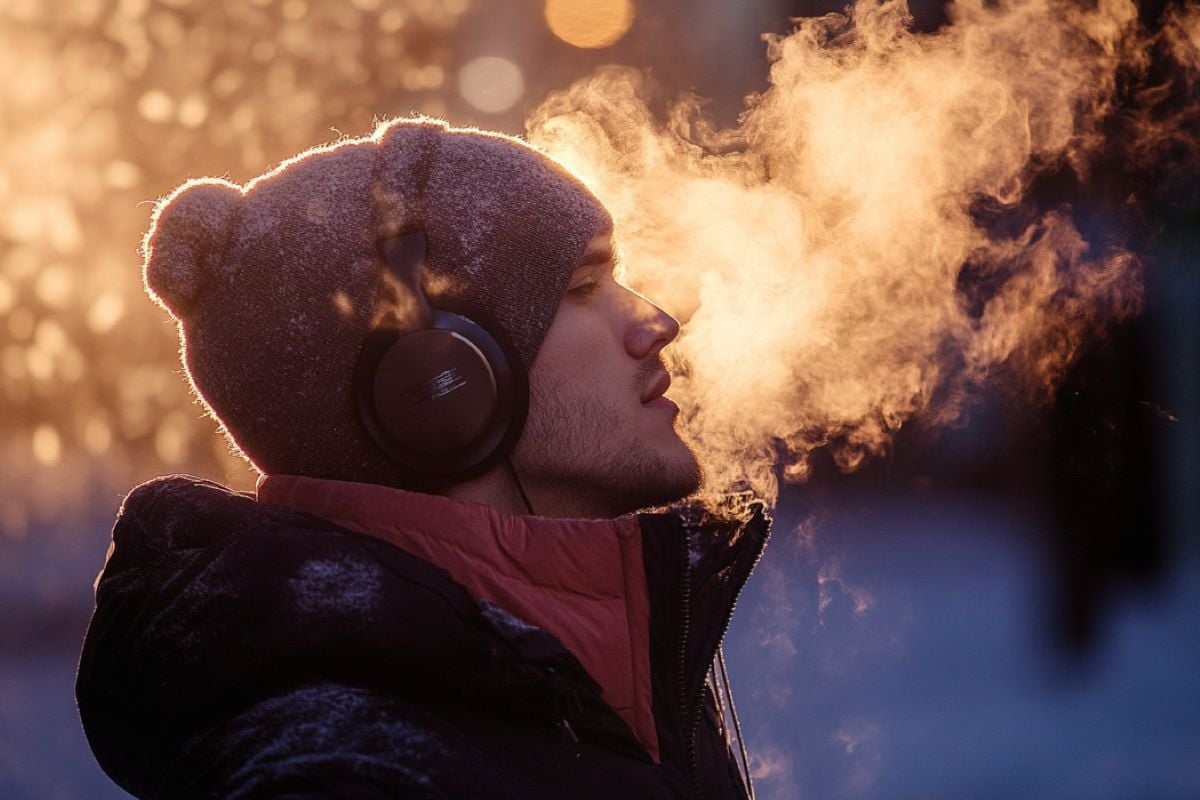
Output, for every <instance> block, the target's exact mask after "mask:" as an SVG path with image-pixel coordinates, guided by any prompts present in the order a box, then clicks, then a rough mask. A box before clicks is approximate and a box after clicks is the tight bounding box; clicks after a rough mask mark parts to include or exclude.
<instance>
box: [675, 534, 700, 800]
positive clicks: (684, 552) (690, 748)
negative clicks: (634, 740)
mask: <svg viewBox="0 0 1200 800" xmlns="http://www.w3.org/2000/svg"><path fill="white" fill-rule="evenodd" d="M680 532H681V533H682V534H683V535H682V536H681V537H680V543H681V546H680V561H679V566H680V581H679V587H680V599H681V605H680V609H679V631H680V632H679V652H678V661H677V662H676V666H677V668H678V669H677V672H676V675H675V678H676V681H677V683H676V685H677V686H678V687H679V709H680V713H681V714H682V715H683V720H682V721H683V724H684V726H685V727H684V731H683V733H684V749H685V755H686V760H687V770H688V781H689V782H690V784H691V787H692V797H693V798H694V799H695V800H700V798H701V796H702V789H703V787H701V785H700V764H699V758H698V756H697V754H696V720H695V719H693V717H695V716H696V715H695V714H693V713H692V706H691V705H690V704H689V703H688V699H689V698H688V691H687V645H688V633H689V632H690V630H691V616H692V610H691V606H692V570H691V558H690V556H691V553H690V550H689V545H690V543H689V541H688V540H689V537H688V531H687V527H686V526H680Z"/></svg>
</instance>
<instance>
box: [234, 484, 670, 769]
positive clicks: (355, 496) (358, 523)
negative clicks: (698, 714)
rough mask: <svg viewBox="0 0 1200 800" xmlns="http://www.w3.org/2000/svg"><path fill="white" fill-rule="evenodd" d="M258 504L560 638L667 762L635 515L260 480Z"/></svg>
mask: <svg viewBox="0 0 1200 800" xmlns="http://www.w3.org/2000/svg"><path fill="white" fill-rule="evenodd" d="M258 500H259V501H260V502H263V503H272V504H276V505H283V506H289V507H291V508H295V509H298V510H301V511H307V512H309V513H311V514H315V515H317V516H319V517H322V518H324V519H327V520H329V521H331V522H334V523H336V524H338V525H341V526H342V527H344V528H347V529H349V530H352V531H356V532H358V533H363V534H367V535H370V536H375V537H377V538H380V539H383V540H385V541H388V542H391V543H392V544H394V545H396V546H397V547H399V548H401V549H402V550H405V551H407V552H410V553H412V554H413V555H416V556H419V557H420V558H423V559H425V560H426V561H429V562H431V563H433V564H436V565H437V566H439V567H441V568H442V569H445V570H446V571H447V572H449V573H450V575H451V576H452V577H453V578H454V579H455V580H456V581H458V582H459V583H461V584H462V585H463V586H465V587H466V588H467V591H469V592H470V593H471V594H472V595H473V596H474V597H476V598H478V599H482V600H488V601H490V602H492V603H495V604H496V605H498V606H500V607H501V608H503V609H505V610H506V611H508V612H510V613H512V614H515V615H516V616H518V617H520V618H521V619H523V620H526V621H528V622H530V623H532V624H534V625H537V626H538V627H541V628H544V629H546V630H547V631H549V632H550V633H552V634H554V635H555V636H556V637H558V639H559V640H560V641H562V643H563V644H564V645H566V646H567V648H569V649H570V650H571V652H572V653H574V654H575V656H576V657H577V658H578V659H579V661H580V663H582V664H583V666H584V667H585V668H586V669H587V671H588V673H589V674H590V675H591V676H592V678H593V679H595V681H596V682H597V683H598V684H600V686H601V688H602V689H603V692H604V699H605V700H606V701H607V702H608V704H609V705H611V706H612V707H613V709H614V710H615V711H616V712H617V713H618V714H619V715H620V716H621V718H622V719H624V720H625V722H626V723H627V724H628V725H629V727H630V728H631V729H632V730H633V732H634V734H635V735H636V736H637V737H638V739H639V740H640V741H641V742H642V744H643V745H644V746H645V747H646V750H647V751H648V752H649V753H650V755H651V756H652V757H653V758H654V760H655V761H658V760H659V745H658V736H657V733H656V729H655V723H654V715H653V713H652V699H653V698H652V694H651V682H650V643H649V636H650V608H649V601H648V598H647V592H646V576H645V569H644V566H643V561H642V538H641V527H640V525H639V523H638V520H637V517H635V516H625V517H619V518H617V519H613V520H577V519H548V518H545V517H532V516H515V515H511V514H504V513H501V512H499V511H497V510H495V509H493V508H491V507H490V506H484V505H477V504H474V503H461V502H456V501H453V500H450V499H448V498H445V497H441V496H438V495H428V494H419V493H416V492H407V491H404V490H401V489H393V488H390V487H386V486H376V485H372V484H365V483H347V482H343V481H331V480H320V479H316V478H305V477H299V476H292V475H270V476H263V477H262V478H259V481H258Z"/></svg>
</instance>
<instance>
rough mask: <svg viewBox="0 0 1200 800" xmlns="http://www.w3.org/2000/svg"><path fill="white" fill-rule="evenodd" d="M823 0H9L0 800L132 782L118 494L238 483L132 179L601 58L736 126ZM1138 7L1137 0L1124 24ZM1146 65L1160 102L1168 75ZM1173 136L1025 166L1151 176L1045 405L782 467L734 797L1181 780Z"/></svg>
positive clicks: (494, 97)
mask: <svg viewBox="0 0 1200 800" xmlns="http://www.w3.org/2000/svg"><path fill="white" fill-rule="evenodd" d="M842 5H843V4H842V3H840V2H827V3H826V2H785V1H784V0H698V1H697V0H692V1H691V2H686V1H685V0H655V1H654V2H651V0H640V2H635V1H634V0H586V1H585V0H576V1H575V2H571V1H570V0H561V1H559V0H550V1H549V2H538V1H536V0H510V1H508V2H499V1H498V0H496V1H493V2H488V1H487V0H444V1H442V2H439V1H438V0H345V1H344V2H317V0H309V1H308V2H306V0H240V1H238V2H234V1H233V0H222V1H221V2H200V0H70V2H63V3H50V2H45V1H44V0H7V2H5V3H4V4H2V5H0V376H2V389H0V797H4V798H13V799H14V800H16V799H18V798H84V797H86V798H105V797H122V796H124V795H123V793H122V792H121V791H120V790H119V789H118V788H116V787H115V786H114V785H113V784H111V783H110V782H109V781H108V780H107V778H106V777H105V776H104V775H103V774H102V773H101V772H100V770H99V768H98V767H97V766H96V765H95V763H94V761H93V760H92V758H91V755H90V752H89V750H88V748H87V744H86V741H85V739H84V737H83V733H82V730H81V727H80V725H79V721H78V717H77V715H76V712H75V708H74V701H73V697H72V684H73V679H74V670H75V665H76V659H77V656H78V650H79V647H80V644H81V642H82V637H83V633H84V630H85V627H86V624H87V619H88V615H89V614H90V612H91V604H92V596H91V591H92V587H91V584H92V581H93V579H94V578H95V575H96V572H97V571H98V570H99V568H100V566H101V565H102V563H103V557H104V552H105V549H106V547H107V544H108V538H109V532H110V529H111V523H112V518H113V516H114V514H115V512H116V509H117V508H118V506H119V505H120V502H121V498H122V497H123V496H124V494H125V493H126V492H127V491H128V490H129V489H130V488H131V487H132V486H134V485H136V484H137V483H139V482H141V481H143V480H146V479H148V478H150V477H153V476H155V475H159V474H163V473H167V472H189V473H193V474H197V475H202V476H205V477H210V478H214V479H217V480H220V481H222V482H224V483H226V484H228V485H231V486H233V487H235V488H237V489H242V490H247V489H251V488H252V487H253V479H254V475H253V474H252V472H251V471H250V470H249V469H248V467H246V466H245V464H244V463H243V462H241V461H240V460H239V459H236V458H234V457H233V456H231V455H230V454H229V452H228V445H227V444H226V443H225V441H224V440H223V439H222V438H220V437H219V436H217V434H216V432H215V429H214V425H213V424H212V422H211V421H210V420H208V419H205V418H204V417H203V415H202V411H201V409H200V407H199V406H198V405H196V404H195V403H194V402H193V401H192V400H191V398H190V397H189V394H188V391H187V387H186V383H185V381H184V379H183V377H182V375H181V371H180V368H179V363H178V356H177V340H176V337H175V330H174V326H173V324H171V323H170V322H169V320H168V318H167V316H166V314H165V313H164V312H162V311H160V310H159V309H158V308H156V307H155V306H153V305H152V304H151V303H150V302H149V301H148V300H147V299H146V297H145V295H144V293H143V291H142V286H141V277H140V256H139V253H138V247H139V244H140V237H141V235H142V233H143V232H144V230H145V229H146V227H147V225H148V222H149V217H150V212H151V209H152V201H153V200H155V199H156V198H158V197H160V196H162V195H164V194H166V193H167V192H169V191H170V190H171V189H172V188H174V187H175V186H176V185H178V184H179V183H180V182H182V181H183V180H185V179H186V178H188V177H198V176H204V175H219V176H226V177H228V178H230V179H232V180H234V181H239V182H241V181H245V180H248V179H249V178H251V177H254V176H256V175H258V174H260V173H261V172H263V171H265V170H267V169H269V168H270V167H272V166H274V165H275V164H276V163H278V162H279V161H280V160H282V159H283V158H286V157H288V156H291V155H293V154H295V153H296V152H298V151H300V150H302V149H304V148H306V147H309V146H311V145H314V144H319V143H323V142H327V141H332V140H335V139H337V138H338V137H339V136H342V135H349V136H357V135H361V134H365V133H367V132H369V130H370V129H371V127H372V121H373V120H374V119H376V118H379V117H386V116H392V115H400V114H407V113H410V112H413V111H417V112H423V113H426V114H430V115H435V116H440V117H445V118H447V119H449V120H450V121H451V122H452V123H454V124H460V125H462V124H474V125H479V126H480V127H484V128H490V129H496V130H501V131H505V132H509V133H514V134H521V133H523V132H524V129H525V120H526V119H527V117H528V116H529V114H530V113H531V112H532V111H533V110H534V109H535V108H536V107H537V106H538V105H539V104H540V103H541V102H542V101H543V100H544V98H545V97H546V95H547V94H548V93H549V92H551V91H554V90H557V89H562V88H565V87H566V86H568V85H570V84H571V83H572V82H574V81H576V80H577V79H579V78H582V77H584V76H586V75H588V74H590V73H592V72H593V71H594V70H595V69H597V68H598V67H601V66H603V65H608V64H621V65H629V66H632V67H635V68H637V69H640V70H645V71H646V72H647V73H648V74H649V75H650V76H651V77H652V78H653V80H654V81H655V82H656V84H657V85H658V86H659V87H661V90H662V94H663V96H673V95H678V94H681V93H685V92H688V93H693V94H695V95H697V96H699V97H701V98H704V109H705V114H706V116H707V118H708V119H709V120H710V121H711V122H712V123H713V124H714V125H716V126H727V125H730V124H732V123H733V122H735V121H736V119H737V116H738V113H739V112H740V111H741V110H742V108H743V98H745V97H746V95H748V94H750V93H752V92H760V91H763V90H764V89H765V88H766V86H767V75H768V67H769V63H768V61H767V58H766V49H765V45H764V43H763V40H762V38H761V37H762V34H764V33H768V32H775V33H786V32H787V31H789V30H790V28H791V23H790V22H789V18H791V17H799V16H813V15H819V14H824V13H829V12H836V11H839V10H841V8H842ZM1165 7H1166V4H1162V3H1153V2H1151V3H1145V4H1143V5H1142V6H1141V7H1140V13H1141V15H1142V24H1144V25H1145V26H1146V27H1147V29H1149V30H1153V28H1154V26H1155V25H1157V24H1158V21H1159V19H1160V17H1161V15H1162V14H1163V11H1164V8H1165ZM911 10H912V12H913V16H914V22H913V25H914V27H915V28H917V29H918V30H930V31H932V30H936V29H937V28H938V27H939V26H941V25H943V24H945V23H946V19H945V16H944V11H943V9H942V7H941V4H940V3H936V2H914V3H913V4H911ZM1197 47H1198V48H1200V44H1198V45H1197ZM1198 52H1200V50H1198ZM1155 68H1156V67H1155V65H1154V64H1153V63H1151V65H1150V67H1149V70H1150V72H1151V74H1152V75H1153V71H1154V69H1155ZM1157 80H1158V83H1157V85H1160V86H1165V87H1166V89H1164V90H1163V91H1165V92H1166V102H1167V103H1168V105H1169V103H1170V102H1175V103H1177V104H1181V103H1187V102H1191V101H1192V100H1193V99H1194V95H1188V94H1186V93H1183V94H1180V93H1179V90H1178V89H1177V87H1176V86H1175V84H1173V83H1172V76H1171V75H1170V74H1166V73H1164V74H1160V75H1157ZM1126 88H1127V99H1128V98H1135V95H1136V96H1137V97H1141V95H1139V94H1138V93H1139V92H1142V91H1143V90H1144V88H1145V86H1144V84H1139V85H1138V86H1133V85H1132V84H1131V85H1130V86H1129V87H1126ZM1172 92H1175V95H1172ZM1130 102H1131V103H1132V102H1134V100H1132V99H1131V100H1130ZM1184 133H1185V134H1188V131H1187V130H1186V129H1185V130H1184ZM1188 135H1190V136H1191V139H1190V140H1188V139H1187V138H1186V136H1185V138H1184V140H1183V141H1182V143H1181V144H1178V145H1177V146H1176V150H1177V151H1178V153H1177V155H1178V158H1175V159H1173V160H1172V159H1168V160H1167V161H1165V162H1162V163H1161V164H1160V165H1159V167H1158V168H1157V171H1154V170H1150V171H1143V172H1139V173H1136V174H1135V173H1127V172H1120V171H1119V170H1115V169H1114V172H1113V174H1112V175H1111V176H1108V177H1104V176H1101V177H1102V180H1100V181H1098V182H1097V183H1096V184H1093V185H1090V186H1088V187H1086V192H1087V196H1086V197H1084V195H1083V193H1084V191H1085V189H1084V188H1083V187H1080V186H1078V185H1075V184H1074V183H1072V181H1071V180H1070V178H1069V176H1066V175H1062V174H1059V175H1056V174H1049V175H1047V176H1045V177H1044V178H1043V179H1042V180H1041V182H1040V183H1039V185H1038V186H1036V187H1035V191H1036V192H1037V193H1039V194H1040V195H1041V196H1043V197H1047V198H1052V199H1053V200H1054V202H1056V203H1059V202H1064V201H1065V202H1068V203H1074V204H1075V205H1076V206H1082V205H1085V203H1084V200H1087V201H1088V202H1092V203H1094V204H1098V205H1101V206H1104V205H1105V204H1106V203H1107V204H1108V205H1111V206H1113V207H1120V206H1121V204H1122V203H1123V202H1124V199H1125V197H1126V195H1129V194H1130V192H1132V191H1134V190H1135V189H1136V191H1137V192H1138V193H1139V197H1140V198H1142V201H1141V202H1140V203H1139V205H1138V207H1137V210H1136V213H1133V212H1130V213H1128V214H1126V215H1125V216H1123V217H1118V219H1120V222H1121V224H1122V225H1124V226H1126V227H1127V230H1126V231H1125V232H1124V233H1125V236H1126V238H1127V240H1128V241H1129V242H1130V243H1131V247H1132V249H1133V250H1134V251H1135V252H1136V253H1137V254H1138V255H1139V257H1140V258H1141V259H1142V260H1143V262H1144V264H1145V267H1146V268H1145V273H1144V281H1145V303H1144V308H1143V310H1142V312H1141V314H1140V315H1138V316H1137V317H1136V318H1133V319H1130V320H1126V321H1124V322H1121V323H1119V324H1117V325H1116V326H1114V327H1113V328H1112V329H1111V330H1109V331H1108V332H1107V334H1106V335H1105V336H1103V337H1100V338H1097V339H1096V340H1094V341H1092V342H1090V343H1089V344H1088V345H1087V346H1086V347H1085V349H1084V351H1083V352H1081V353H1080V354H1079V356H1078V358H1077V359H1076V361H1075V362H1074V366H1073V367H1072V368H1071V369H1070V371H1069V373H1068V374H1067V376H1066V378H1065V380H1064V382H1063V384H1062V385H1061V386H1060V388H1059V391H1058V393H1057V394H1056V395H1055V396H1054V397H1053V398H1051V399H1049V400H1045V401H1043V402H1038V403H1029V402H1020V401H1017V400H1014V399H1013V398H1012V397H1011V396H1009V395H1006V394H1004V393H1001V392H997V393H996V394H995V396H984V397H983V398H982V399H981V400H980V401H979V402H978V403H977V405H976V407H975V408H973V410H972V413H971V415H970V418H969V420H964V421H963V422H962V424H960V425H958V426H955V427H953V428H951V429H948V430H937V431H933V430H928V429H922V427H921V426H920V425H914V426H912V427H911V428H906V429H904V430H902V431H901V432H900V434H899V435H898V437H897V438H896V440H895V442H894V446H893V447H892V448H891V450H890V453H889V455H888V456H887V457H886V458H882V459H877V460H874V461H871V462H869V463H867V464H866V465H865V466H864V467H863V468H861V469H859V470H858V471H857V472H855V473H853V474H849V475H846V474H843V473H842V472H841V471H840V470H839V469H838V468H837V467H836V465H835V464H833V463H832V461H830V460H822V458H821V457H820V455H819V454H818V456H817V458H816V461H815V462H814V464H813V468H812V473H811V477H810V478H809V479H808V481H807V482H805V483H803V484H800V485H794V486H787V487H785V488H784V490H783V492H782V494H781V496H780V500H779V505H778V508H777V510H776V514H775V516H776V527H775V536H774V539H773V541H772V543H771V545H770V547H769V549H768V552H767V555H766V557H765V558H764V560H763V562H762V564H761V565H760V568H759V571H758V572H757V573H756V575H755V577H754V578H753V579H752V581H751V583H750V585H749V587H748V588H747V590H746V592H745V594H744V595H743V598H742V600H741V602H740V603H739V611H738V616H737V617H736V618H735V623H734V626H733V629H732V630H731V632H730V636H729V639H728V641H727V655H728V657H729V662H730V670H731V679H732V682H733V685H734V688H735V690H737V692H738V694H737V697H738V699H739V711H740V715H741V719H742V724H743V728H744V730H745V734H746V739H747V743H748V745H749V748H750V752H751V757H752V767H753V770H754V772H755V774H756V776H757V778H758V781H757V782H758V787H759V797H760V798H781V799H788V798H824V797H864V798H876V797H877V798H896V797H911V798H929V797H954V798H961V797H972V798H993V797H994V798H1012V797H1030V798H1043V797H1044V798H1090V799H1095V798H1114V800H1115V799H1116V798H1164V799H1165V798H1194V797H1200V501H1198V497H1200V430H1198V428H1197V416H1198V412H1200V263H1198V262H1200V256H1198V255H1197V253H1198V246H1200V181H1198V180H1197V173H1196V171H1195V170H1194V169H1191V168H1190V166H1189V165H1192V162H1190V161H1189V160H1188V158H1189V157H1190V155H1191V154H1194V147H1195V143H1196V136H1197V135H1198V134H1196V129H1195V128H1193V129H1191V133H1190V134H1188ZM1189 148H1192V149H1189ZM1085 217H1086V215H1085ZM1105 219H1106V220H1111V219H1112V217H1111V215H1109V216H1106V217H1105ZM1077 224H1079V225H1080V226H1081V229H1084V230H1086V228H1087V225H1088V220H1087V219H1086V218H1083V219H1081V220H1079V221H1077Z"/></svg>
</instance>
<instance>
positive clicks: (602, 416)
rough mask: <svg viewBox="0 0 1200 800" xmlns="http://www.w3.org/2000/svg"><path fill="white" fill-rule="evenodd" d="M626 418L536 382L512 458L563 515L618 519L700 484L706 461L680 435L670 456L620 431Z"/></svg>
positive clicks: (545, 500) (677, 496) (532, 486)
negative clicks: (621, 433)
mask: <svg viewBox="0 0 1200 800" xmlns="http://www.w3.org/2000/svg"><path fill="white" fill-rule="evenodd" d="M623 422H624V420H622V418H621V415H620V414H619V413H618V411H617V410H616V409H614V408H612V407H610V406H607V405H604V404H602V403H596V402H589V401H588V399H587V398H586V397H584V396H579V397H566V396H564V395H563V394H562V393H560V392H555V391H554V390H553V389H548V388H546V387H541V386H539V385H538V384H537V383H536V382H533V383H531V385H530V417H529V420H528V422H527V423H526V427H525V432H524V434H523V435H522V437H521V441H520V444H519V445H518V446H517V449H516V451H515V452H514V455H513V463H514V466H515V467H516V469H517V472H518V473H519V474H520V475H521V478H522V481H523V482H525V484H526V486H525V488H526V490H528V491H531V493H532V492H536V493H537V494H538V495H539V496H540V497H541V498H542V501H541V504H542V505H544V506H547V507H548V508H550V507H552V508H553V509H555V510H557V511H560V512H566V513H563V514H561V515H563V516H580V517H618V516H621V515H622V514H627V513H630V512H633V511H637V510H640V509H645V508H652V507H657V506H664V505H667V504H669V503H672V502H674V501H676V500H680V499H682V498H684V497H687V496H688V495H690V494H692V493H693V492H695V491H696V490H697V489H698V488H699V487H700V484H701V482H702V474H701V471H700V466H699V463H698V462H697V460H696V457H695V455H694V454H693V453H692V451H691V450H690V448H688V446H687V445H686V444H684V442H683V440H682V439H679V438H678V435H677V434H676V442H675V443H674V444H673V446H672V447H671V450H672V454H671V455H672V456H674V457H670V456H669V455H668V454H666V453H663V452H662V451H660V450H659V449H657V448H655V447H653V446H651V445H649V444H647V443H646V442H643V441H640V440H638V439H637V438H635V437H633V436H624V437H622V436H617V435H614V432H618V431H622V430H625V426H624V425H623ZM534 505H535V507H536V506H537V505H538V503H537V502H535V504H534ZM536 510H538V512H539V513H543V511H542V509H540V508H537V509H536Z"/></svg>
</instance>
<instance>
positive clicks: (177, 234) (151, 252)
mask: <svg viewBox="0 0 1200 800" xmlns="http://www.w3.org/2000/svg"><path fill="white" fill-rule="evenodd" d="M241 202H242V189H241V187H239V186H238V185H237V184H234V183H230V182H229V181H226V180H220V179H218V178H203V179H200V180H193V181H188V182H187V183H185V184H183V185H182V186H180V187H179V188H178V189H176V190H175V191H174V192H172V193H171V194H170V195H169V196H168V197H166V198H163V199H161V200H159V201H158V204H157V205H156V206H155V208H154V216H153V217H152V218H151V224H150V230H149V231H148V232H147V233H146V237H145V239H144V240H143V251H144V252H145V257H146V261H145V268H144V277H145V280H146V287H147V289H148V290H149V292H150V296H151V297H152V298H154V300H155V301H157V302H158V303H159V304H160V305H162V306H163V307H164V308H166V309H167V311H169V312H171V314H172V315H173V316H175V317H176V318H179V317H181V316H183V315H184V314H186V313H188V311H189V310H190V309H191V307H192V304H193V303H194V302H195V300H196V297H197V296H198V295H199V294H200V291H201V290H202V289H203V288H204V285H205V283H206V279H207V276H208V275H209V274H210V273H211V272H212V271H213V270H216V269H218V268H219V266H220V264H221V261H222V259H223V257H224V253H225V250H226V248H227V247H228V245H229V238H230V235H231V232H232V230H233V221H234V217H235V215H236V214H237V209H238V207H239V206H240V205H241Z"/></svg>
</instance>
